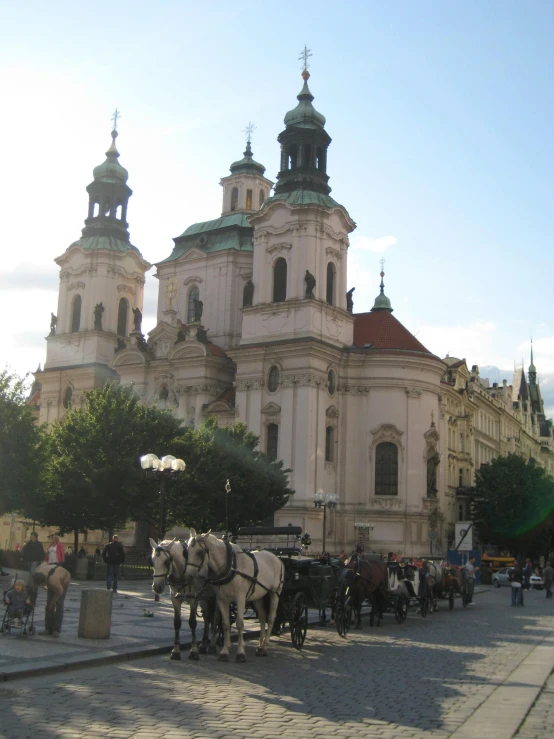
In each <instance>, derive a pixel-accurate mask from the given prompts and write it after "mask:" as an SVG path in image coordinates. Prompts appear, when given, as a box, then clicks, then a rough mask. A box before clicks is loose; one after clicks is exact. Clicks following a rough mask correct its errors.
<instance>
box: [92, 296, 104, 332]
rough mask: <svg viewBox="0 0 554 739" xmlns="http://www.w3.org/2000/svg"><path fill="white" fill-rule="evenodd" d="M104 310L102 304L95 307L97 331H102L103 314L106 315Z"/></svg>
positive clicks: (95, 326)
mask: <svg viewBox="0 0 554 739" xmlns="http://www.w3.org/2000/svg"><path fill="white" fill-rule="evenodd" d="M104 310H105V309H104V306H103V305H102V302H100V303H96V305H95V306H94V328H95V330H97V331H102V314H103V313H104Z"/></svg>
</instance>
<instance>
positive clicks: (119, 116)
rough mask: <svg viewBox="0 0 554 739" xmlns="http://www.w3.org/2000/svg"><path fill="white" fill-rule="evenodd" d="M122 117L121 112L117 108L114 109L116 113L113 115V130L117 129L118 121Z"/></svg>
mask: <svg viewBox="0 0 554 739" xmlns="http://www.w3.org/2000/svg"><path fill="white" fill-rule="evenodd" d="M120 118H121V113H120V112H119V110H118V109H117V108H116V109H115V111H114V114H113V115H112V118H111V120H112V121H113V130H114V131H117V121H118V120H119V119H120Z"/></svg>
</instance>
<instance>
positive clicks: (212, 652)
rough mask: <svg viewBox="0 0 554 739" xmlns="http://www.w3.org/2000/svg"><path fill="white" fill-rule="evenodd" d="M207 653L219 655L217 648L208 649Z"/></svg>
mask: <svg viewBox="0 0 554 739" xmlns="http://www.w3.org/2000/svg"><path fill="white" fill-rule="evenodd" d="M207 653H208V654H217V649H216V648H215V647H208V650H207Z"/></svg>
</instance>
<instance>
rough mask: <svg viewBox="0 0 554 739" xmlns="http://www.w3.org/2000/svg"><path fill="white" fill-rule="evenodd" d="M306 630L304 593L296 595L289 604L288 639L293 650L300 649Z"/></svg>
mask: <svg viewBox="0 0 554 739" xmlns="http://www.w3.org/2000/svg"><path fill="white" fill-rule="evenodd" d="M307 630H308V604H307V603H306V596H305V595H304V593H296V595H295V596H294V600H293V601H292V604H291V618H290V638H291V640H292V645H293V647H294V648H295V649H302V645H303V644H304V641H305V639H306V632H307Z"/></svg>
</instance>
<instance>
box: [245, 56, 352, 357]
mask: <svg viewBox="0 0 554 739" xmlns="http://www.w3.org/2000/svg"><path fill="white" fill-rule="evenodd" d="M309 56H310V53H309V51H308V49H306V48H305V49H304V52H303V54H302V57H301V58H302V59H303V69H302V80H303V86H302V89H301V91H300V93H299V94H298V96H297V100H298V104H297V106H296V107H295V108H293V109H292V110H290V111H289V112H288V113H287V114H286V115H285V121H284V122H285V129H284V130H283V131H282V132H281V133H280V134H279V136H278V137H277V140H278V141H279V143H280V145H281V162H280V171H279V174H278V175H277V184H276V186H275V193H274V195H273V196H272V197H271V198H269V199H268V200H267V201H266V202H265V203H264V205H263V207H262V208H261V210H260V211H258V212H257V213H255V214H253V215H252V216H250V219H249V220H250V223H251V224H252V225H253V226H254V260H253V276H252V281H253V283H254V286H255V291H254V302H253V305H252V307H251V308H245V309H244V310H243V331H242V340H241V346H242V345H246V344H252V343H260V342H266V341H268V340H271V339H273V338H276V337H277V336H278V338H279V339H280V340H283V339H301V338H318V339H321V340H323V341H327V342H329V343H331V344H333V345H334V346H337V347H343V346H350V345H351V344H352V336H353V333H352V332H353V329H352V326H353V318H352V315H351V313H349V312H348V311H347V300H346V262H347V249H348V243H349V242H348V234H349V233H350V232H351V231H353V230H354V228H355V227H356V225H355V223H354V221H353V220H352V219H351V218H350V216H349V214H348V212H347V211H346V209H345V208H344V207H343V206H342V205H340V204H339V203H337V202H336V201H335V200H333V198H331V196H330V195H329V193H330V192H331V188H330V187H329V184H328V181H329V176H328V174H327V151H328V148H329V145H330V143H331V137H330V136H329V134H328V133H327V131H326V130H325V116H323V115H322V114H321V113H320V112H319V111H317V110H316V109H315V108H314V106H313V100H314V96H313V95H312V93H311V92H310V88H309V87H308V80H309V78H310V73H309V72H308V57H309Z"/></svg>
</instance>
